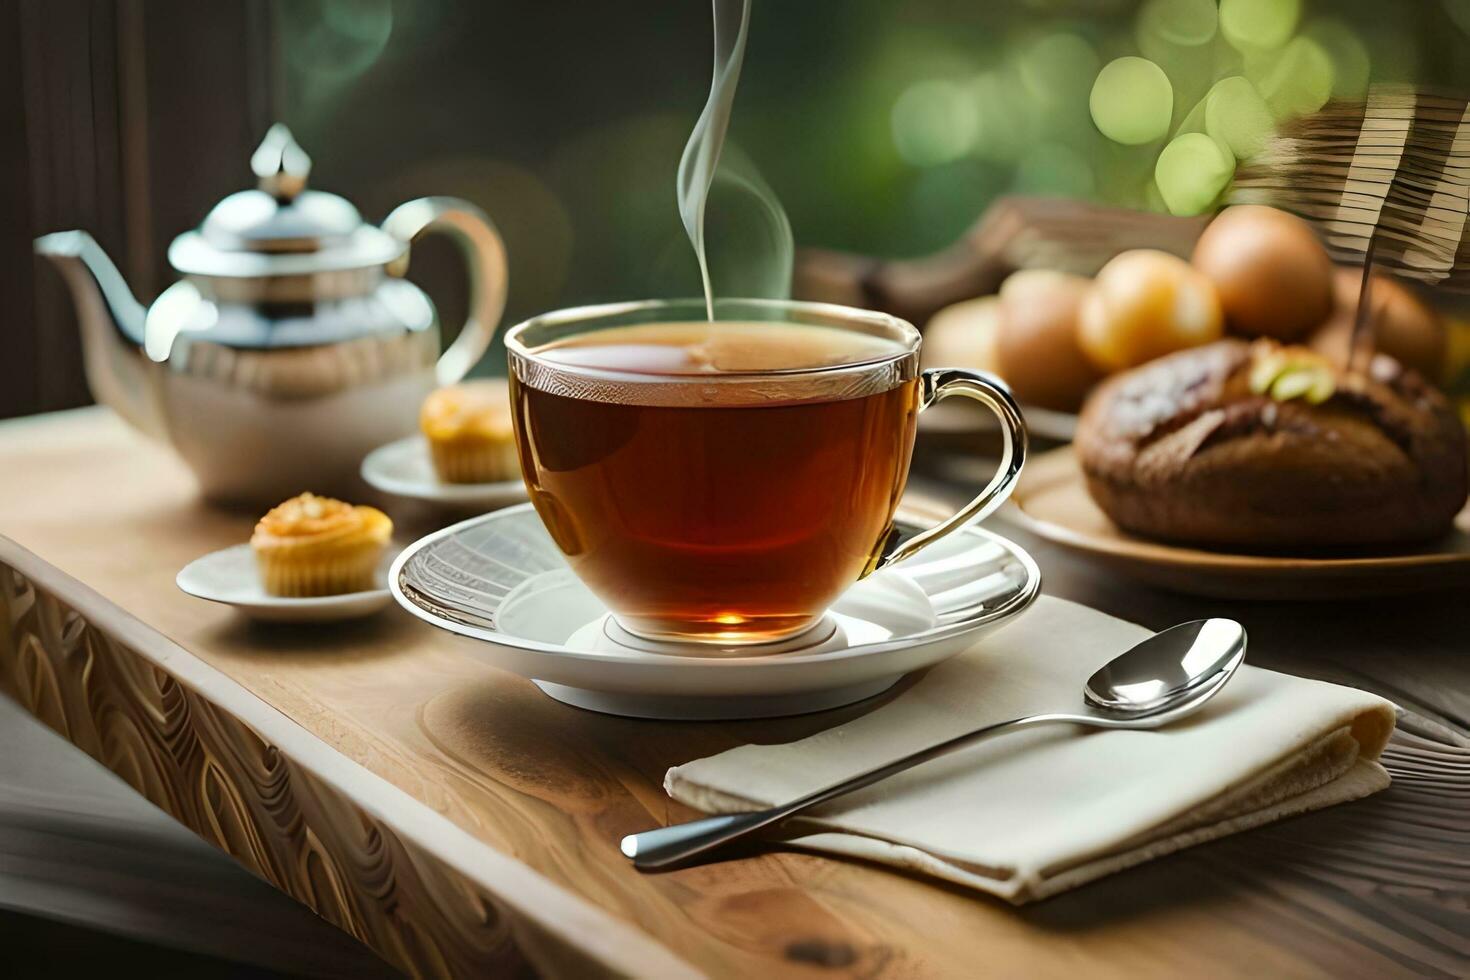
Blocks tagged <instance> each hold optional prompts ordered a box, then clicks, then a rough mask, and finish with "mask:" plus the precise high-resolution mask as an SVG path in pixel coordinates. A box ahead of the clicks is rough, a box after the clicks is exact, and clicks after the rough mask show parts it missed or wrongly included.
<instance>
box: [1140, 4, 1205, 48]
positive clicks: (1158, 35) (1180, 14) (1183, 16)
mask: <svg viewBox="0 0 1470 980" xmlns="http://www.w3.org/2000/svg"><path fill="white" fill-rule="evenodd" d="M1217 21H1218V12H1217V9H1216V7H1215V0H1146V2H1145V3H1144V4H1143V6H1142V7H1140V8H1139V9H1138V26H1137V35H1138V44H1139V47H1140V48H1141V49H1144V50H1146V47H1145V46H1146V44H1147V43H1148V42H1149V41H1150V40H1154V39H1157V40H1161V41H1167V42H1168V43H1170V44H1177V45H1180V46H1182V47H1197V46H1199V45H1201V44H1206V43H1208V42H1209V41H1210V40H1212V39H1213V38H1214V36H1215V27H1216V23H1217Z"/></svg>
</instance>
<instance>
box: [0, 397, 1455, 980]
mask: <svg viewBox="0 0 1470 980" xmlns="http://www.w3.org/2000/svg"><path fill="white" fill-rule="evenodd" d="M252 516H253V515H244V514H229V513H224V512H221V511H216V510H212V509H209V508H207V507H205V506H204V505H203V504H201V503H200V502H199V501H198V499H197V497H196V495H195V491H194V488H193V484H192V482H191V480H190V478H189V476H188V474H187V473H186V472H185V471H184V470H183V468H182V467H181V466H180V465H179V464H178V463H176V462H175V461H174V460H173V459H172V457H171V456H170V455H169V454H168V453H167V452H166V451H165V450H163V449H160V448H157V447H155V446H153V445H151V444H148V443H146V442H144V441H143V440H142V439H141V438H140V437H137V436H134V435H133V434H132V433H130V432H128V431H126V430H125V429H124V428H123V426H122V424H121V423H119V422H118V421H117V420H116V419H115V418H113V417H112V416H111V415H110V414H107V413H105V412H102V411H100V410H84V411H80V412H76V413H67V414H63V415H58V416H52V417H46V418H42V419H38V420H30V421H24V422H20V423H12V424H7V425H4V426H0V690H4V691H5V693H7V694H8V695H9V696H10V697H12V698H14V699H15V700H16V701H18V702H19V703H20V704H22V705H23V706H24V707H26V708H27V709H28V710H30V711H31V712H32V713H34V714H35V715H36V716H38V717H39V718H41V719H42V720H43V721H44V722H45V723H46V724H48V725H50V726H51V727H52V728H54V729H55V730H56V731H58V732H60V733H61V734H63V735H64V736H65V737H66V738H68V739H70V740H71V741H72V742H74V743H75V744H76V745H77V746H78V747H80V748H81V749H82V750H83V751H85V752H87V753H89V754H91V755H92V756H94V757H96V758H97V759H99V760H100V761H102V762H103V763H104V764H105V765H107V766H108V767H109V768H111V769H112V770H113V771H115V772H117V773H118V774H119V775H121V776H122V777H123V778H124V779H125V780H126V781H127V782H128V783H129V784H131V785H132V786H133V787H134V788H135V789H136V790H138V792H140V793H141V794H143V795H144V796H145V797H147V798H148V799H149V800H151V801H153V802H154V803H155V804H157V805H158V806H159V807H161V808H162V809H164V810H166V811H167V812H168V813H170V814H172V815H173V816H174V817H175V818H177V819H178V820H180V821H181V822H182V823H184V824H186V825H187V826H189V827H191V828H192V829H193V830H194V831H196V832H197V833H198V834H200V835H201V836H202V837H203V838H204V839H206V840H207V841H209V842H211V843H213V844H215V845H216V846H218V847H220V848H221V849H223V850H224V851H226V852H227V853H229V854H231V855H233V856H234V857H235V858H236V859H238V860H239V861H240V862H241V863H242V864H244V865H245V866H246V867H247V868H249V869H251V870H252V871H254V872H256V873H257V874H259V875H261V876H262V877H263V878H265V879H266V880H267V881H269V882H271V883H272V884H274V885H276V886H277V887H279V888H281V889H283V890H285V891H286V892H288V893H290V894H291V895H294V896H295V897H296V898H298V899H300V900H301V901H302V902H304V903H306V904H307V905H309V906H311V907H312V908H314V909H316V910H317V912H319V913H320V914H321V915H323V916H324V917H326V918H327V919H329V920H330V921H332V922H334V923H336V924H337V925H339V926H340V927H342V928H343V929H344V930H346V931H347V932H349V933H350V934H352V935H353V936H356V937H357V938H358V939H360V940H362V941H364V942H366V943H368V944H369V945H370V946H372V947H373V948H374V949H375V950H377V951H378V953H380V954H381V955H382V956H383V957H384V958H385V959H387V960H388V961H389V962H390V963H392V964H394V965H395V966H397V967H398V968H400V969H402V970H404V971H405V972H408V973H410V974H414V975H425V976H450V975H454V976H478V975H502V973H511V972H514V973H517V974H520V973H530V972H534V973H542V974H547V975H553V976H575V977H583V976H595V975H630V976H660V977H663V976H670V977H672V976H694V975H709V976H717V977H723V976H730V977H734V976H751V975H764V976H795V977H831V976H854V977H857V976H862V977H895V978H896V977H922V976H977V975H998V976H1000V975H1004V976H1020V975H1024V976H1028V977H1067V978H1072V977H1075V976H1077V975H1079V974H1083V975H1087V976H1117V977H1133V978H1136V977H1140V976H1178V975H1183V974H1188V975H1246V974H1249V975H1255V976H1267V975H1278V976H1293V977H1312V976H1323V977H1329V976H1330V977H1348V976H1399V975H1404V976H1407V975H1425V974H1429V975H1443V976H1449V975H1456V974H1463V973H1465V972H1466V971H1467V970H1470V940H1467V937H1470V845H1467V841H1470V820H1467V816H1466V813H1467V804H1470V753H1467V751H1466V749H1465V748H1464V747H1463V746H1464V745H1465V744H1470V739H1467V738H1466V728H1465V725H1464V723H1465V720H1466V718H1467V717H1470V685H1467V684H1466V679H1467V677H1470V659H1467V658H1466V657H1465V656H1459V657H1458V658H1455V657H1446V656H1439V654H1440V652H1441V647H1439V646H1432V649H1431V652H1432V653H1434V654H1435V655H1436V656H1435V658H1433V659H1431V660H1430V661H1428V662H1430V663H1432V664H1433V665H1435V668H1436V669H1437V670H1438V671H1439V673H1438V674H1437V675H1434V676H1431V675H1429V674H1426V673H1424V667H1423V665H1422V664H1421V665H1420V667H1419V668H1417V669H1418V670H1419V673H1418V674H1417V675H1415V676H1414V677H1411V678H1407V679H1406V680H1415V681H1416V683H1417V682H1420V681H1422V682H1423V686H1424V688H1425V689H1426V690H1427V691H1428V696H1427V697H1424V696H1421V697H1419V698H1417V699H1416V698H1410V697H1405V698H1401V700H1409V701H1410V702H1411V703H1415V704H1418V705H1420V706H1421V707H1422V705H1424V704H1428V705H1429V707H1427V708H1424V714H1423V715H1422V716H1416V717H1419V718H1420V721H1421V724H1419V725H1418V727H1417V730H1419V731H1424V732H1428V733H1430V734H1431V735H1432V736H1433V737H1432V738H1426V737H1420V736H1416V735H1401V736H1400V737H1399V738H1398V740H1397V741H1396V742H1395V744H1394V746H1393V748H1392V751H1391V752H1390V754H1389V755H1388V757H1387V760H1386V761H1387V763H1388V765H1389V766H1390V768H1391V769H1393V770H1394V773H1395V777H1396V780H1397V782H1396V784H1395V786H1394V788H1393V789H1391V790H1389V791H1388V792H1386V793H1384V794H1382V795H1380V796H1378V797H1375V798H1373V799H1371V800H1368V801H1365V802H1363V803H1361V804H1355V805H1352V806H1347V807H1341V808H1338V809H1336V810H1332V811H1327V812H1323V813H1319V814H1314V815H1311V816H1308V817H1304V818H1301V819H1299V820H1294V821H1290V822H1287V823H1283V824H1280V825H1277V826H1273V827H1269V828H1265V829H1262V830H1259V831H1255V832H1252V833H1250V834H1246V835H1242V836H1240V837H1237V838H1232V839H1229V840H1225V841H1220V842H1217V843H1214V844H1211V845H1208V846H1205V847H1200V848H1196V849H1193V850H1190V851H1187V852H1185V853H1182V854H1178V855H1175V856H1172V857H1169V858H1167V859H1164V860H1160V861H1157V862H1154V863H1152V864H1150V865H1148V866H1146V867H1142V868H1138V869H1135V870H1133V871H1129V872H1126V873H1124V874H1120V875H1117V876H1114V877H1113V878H1110V879H1108V880H1106V881H1103V882H1099V883H1097V884H1095V885H1092V886H1089V887H1087V888H1084V889H1081V890H1079V891H1077V892H1074V893H1071V894H1068V895H1064V896H1061V897H1059V898H1056V899H1053V900H1051V901H1049V902H1046V903H1042V904H1041V905H1038V906H1035V907H1031V908H1027V909H1023V910H1019V911H1018V910H1015V909H1012V908H1010V907H1008V906H1005V905H1002V904H1000V903H998V902H995V901H992V900H989V899H986V898H983V897H980V896H977V895H975V894H973V893H970V892H967V891H962V890H959V889H956V888H951V887H946V886H943V885H939V884H935V883H934V882H932V881H929V880H925V879H921V878H917V877H910V876H906V875H904V874H901V873H898V872H895V871H891V870H888V869H884V868H877V867H870V866H865V865H862V864H857V863H851V862H845V861H840V860H836V859H832V858H828V857H821V856H813V855H806V854H799V853H790V852H770V853H765V854H762V855H759V856H750V857H746V858H743V859H739V860H731V861H726V862H724V863H720V864H715V865H710V866H705V867H699V868H692V869H687V870H682V871H678V872H673V873H669V874H663V875H655V876H645V875H640V874H639V873H637V872H635V871H634V870H632V869H631V868H630V867H629V866H628V865H627V863H626V862H625V861H624V859H623V858H622V857H621V855H620V854H619V853H618V851H617V847H616V843H615V842H616V841H617V840H618V838H619V837H620V836H621V835H623V834H626V833H628V832H630V831H635V830H640V829H644V828H647V827H649V826H652V825H654V824H658V823H662V822H666V821H670V820H679V819H684V818H687V817H690V816H692V815H693V814H692V813H691V812H690V811H688V810H686V809H684V808H683V807H680V806H678V805H676V804H673V803H671V802H670V801H669V800H668V799H667V797H665V796H664V794H663V792H662V789H661V781H662V778H663V773H664V771H665V770H666V769H667V768H668V767H669V766H670V765H673V764H675V763H679V762H684V761H686V760H689V759H692V758H695V757H698V756H703V755H707V754H709V753H712V752H716V751H719V750H721V749H724V748H726V747H729V746H732V745H736V744H740V743H743V742H748V741H752V740H758V741H784V740H789V739H793V738H798V737H801V736H803V735H806V734H808V733H810V732H812V731H815V730H817V729H819V728H822V727H824V726H828V725H831V724H834V723H835V722H837V721H839V720H842V719H844V718H846V717H850V716H851V715H852V714H854V713H856V712H860V711H863V710H867V707H866V706H864V705H859V706H855V707H853V708H848V709H842V710H840V711H837V712H831V713H828V714H825V715H818V716H809V717H803V718H794V719H784V720H778V721H765V722H749V723H734V724H729V723H719V724H710V723H706V724H671V723H663V722H647V721H635V720H629V719H622V718H612V717H605V716H600V715H595V714H590V713H587V712H582V711H578V710H576V709H573V708H569V707H566V706H564V705H561V704H558V703H556V702H554V701H551V700H550V699H548V698H546V697H544V696H543V695H541V694H540V693H539V692H538V691H537V690H536V689H535V688H534V687H533V686H532V685H531V684H530V683H529V682H526V681H524V680H521V679H519V678H516V677H512V676H510V675H506V674H503V673H499V672H497V671H495V670H493V669H491V668H489V667H487V666H484V665H483V664H482V663H480V662H479V661H477V660H476V659H474V658H473V657H472V656H469V655H467V654H466V652H465V649H464V648H463V647H462V646H460V645H459V644H460V643H462V642H465V641H459V640H456V639H454V638H452V637H450V636H447V635H444V634H440V633H437V632H435V631H433V630H431V629H430V628H428V627H426V626H422V625H421V624H419V623H417V622H415V621H413V620H411V619H410V618H409V617H408V616H406V615H402V614H400V613H399V612H398V611H397V610H390V611H389V612H388V613H385V614H383V615H381V616H379V617H376V618H374V619H370V620H365V621H362V622H359V623H356V624H342V625H337V626H331V627H327V628H312V627H302V626H295V627H289V626H286V627H283V626H276V627H266V626H258V625H252V624H250V623H248V622H246V621H244V620H242V619H240V618H238V617H237V616H236V614H235V613H234V612H233V611H231V610H230V609H228V608H224V607H220V606H215V605H211V604H209V603H204V602H200V601H198V600H195V599H191V598H190V597H188V596H186V595H184V594H183V593H181V592H179V591H178V590H177V589H176V588H175V587H174V582H173V578H174V575H175V573H176V572H177V571H178V569H179V568H180V567H181V566H182V565H184V564H185V563H186V562H187V561H189V560H190V559H193V558H195V557H197V556H199V555H200V554H202V553H205V552H207V551H210V550H213V549H216V548H219V547H222V546H225V545H228V544H232V543H236V542H239V541H242V540H244V539H245V538H246V536H247V535H248V533H249V528H250V525H251V521H252ZM396 516H397V517H398V518H399V520H400V530H401V531H402V533H403V535H404V537H405V538H407V537H409V536H412V535H415V534H417V533H419V532H420V531H423V530H426V529H427V528H428V527H429V526H430V525H429V524H428V523H427V522H426V521H424V520H423V516H424V515H423V513H422V512H419V513H418V514H417V515H415V514H414V513H410V512H403V511H399V512H398V513H397V515H396ZM1066 561H1067V560H1066V559H1065V556H1063V557H1062V558H1061V559H1057V558H1056V556H1055V555H1052V554H1045V555H1044V560H1043V565H1044V570H1045V571H1046V573H1047V574H1052V572H1053V570H1055V571H1057V572H1058V573H1059V574H1058V579H1059V581H1062V582H1064V583H1065V582H1067V581H1069V580H1072V581H1073V584H1074V585H1075V584H1076V582H1078V581H1082V580H1081V579H1071V577H1072V576H1074V575H1076V574H1078V573H1077V572H1076V569H1075V568H1074V567H1072V566H1068V565H1067V564H1066ZM1108 585H1109V588H1112V589H1113V590H1114V592H1113V593H1112V595H1111V597H1110V596H1109V594H1107V592H1106V590H1104V593H1102V594H1100V595H1098V596H1095V597H1094V598H1095V599H1096V600H1098V601H1097V602H1096V604H1101V605H1104V606H1105V607H1108V606H1109V605H1111V606H1112V608H1110V610H1109V611H1115V612H1116V611H1117V608H1116V606H1117V603H1116V602H1112V600H1113V599H1119V600H1127V599H1128V597H1129V596H1130V595H1131V596H1133V597H1134V598H1135V599H1136V600H1137V602H1138V606H1137V614H1136V615H1135V616H1134V617H1133V618H1136V619H1140V620H1142V621H1145V622H1149V621H1150V620H1151V619H1154V618H1156V617H1157V616H1159V615H1163V614H1167V615H1170V616H1174V615H1178V613H1179V612H1180V609H1179V608H1178V607H1177V605H1176V606H1170V605H1168V602H1173V601H1174V600H1168V601H1167V602H1166V603H1165V604H1164V605H1163V606H1160V605H1158V604H1157V603H1158V600H1156V599H1153V598H1150V597H1149V596H1148V594H1146V593H1140V592H1138V591H1137V590H1134V591H1131V592H1130V591H1125V590H1121V587H1120V586H1119V585H1118V583H1109V584H1108ZM1068 591H1070V592H1071V594H1073V595H1076V594H1077V590H1076V589H1074V588H1072V587H1071V586H1069V587H1068ZM1064 594H1066V592H1064ZM1416 614H1422V615H1425V616H1428V617H1430V618H1431V619H1433V617H1437V616H1441V615H1442V616H1445V617H1448V616H1450V615H1451V614H1453V615H1458V616H1460V617H1461V618H1460V619H1458V622H1459V624H1460V626H1461V627H1463V626H1464V624H1465V621H1464V619H1463V615H1462V611H1461V610H1458V609H1456V610H1453V611H1452V610H1451V609H1450V607H1448V606H1446V607H1444V608H1443V609H1441V608H1440V607H1421V609H1420V611H1419V612H1418V613H1416ZM1352 615H1356V612H1355V611H1353V610H1344V611H1343V618H1344V619H1346V618H1348V617H1350V616H1352ZM1401 615H1402V613H1401V614H1400V617H1398V618H1401ZM1181 618H1182V617H1181ZM1362 622H1367V623H1372V624H1376V627H1377V628H1379V629H1381V630H1383V631H1384V632H1385V633H1386V631H1387V629H1388V626H1389V624H1388V622H1387V621H1384V620H1379V619H1377V618H1371V619H1364V620H1362ZM1434 622H1436V623H1438V620H1434ZM1450 624H1451V621H1450V620H1449V619H1448V618H1446V619H1445V621H1444V623H1443V624H1441V626H1442V627H1443V628H1445V629H1448V628H1449V625H1450ZM1150 625H1158V624H1157V623H1154V622H1150ZM1247 625H1248V626H1250V627H1251V628H1252V629H1253V631H1254V628H1255V627H1254V626H1253V624H1252V623H1251V621H1250V619H1249V618H1247ZM1441 626H1436V627H1435V628H1441ZM1361 633H1362V627H1361V625H1360V626H1359V627H1358V628H1357V629H1356V630H1354V629H1347V630H1345V631H1341V632H1339V634H1338V636H1339V638H1340V639H1342V640H1343V642H1345V643H1348V644H1351V643H1352V642H1354V640H1355V637H1356V636H1357V635H1360V634H1361ZM1435 635H1436V636H1438V634H1435ZM1459 635H1460V637H1461V639H1463V638H1464V632H1463V629H1462V630H1461V632H1460V634H1459ZM1253 637H1254V633H1253ZM1434 642H1435V643H1438V642H1440V641H1438V640H1435V641H1434ZM1252 649H1253V651H1254V650H1255V649H1256V647H1255V646H1254V645H1253V647H1252ZM1446 649H1447V648H1446ZM1466 652H1467V651H1466V650H1465V649H1464V648H1463V646H1461V648H1460V649H1459V653H1460V654H1462V655H1463V654H1465V653H1466ZM1253 656H1255V655H1254V653H1253ZM1257 662H1261V659H1259V658H1258V659H1257ZM1347 663H1349V664H1350V663H1351V660H1349V661H1347ZM1342 669H1343V670H1346V671H1347V672H1348V673H1349V676H1350V677H1352V676H1355V675H1353V674H1352V669H1351V667H1350V666H1347V667H1343V668H1342ZM1384 676H1391V675H1384ZM1375 686H1381V685H1375ZM1389 693H1390V694H1391V695H1392V694H1393V691H1391V690H1390V692H1389ZM1457 740H1461V741H1459V742H1458V743H1457Z"/></svg>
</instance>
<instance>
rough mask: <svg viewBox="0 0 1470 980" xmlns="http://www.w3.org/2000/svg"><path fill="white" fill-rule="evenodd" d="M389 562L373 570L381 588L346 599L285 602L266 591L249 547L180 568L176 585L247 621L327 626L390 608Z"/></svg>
mask: <svg viewBox="0 0 1470 980" xmlns="http://www.w3.org/2000/svg"><path fill="white" fill-rule="evenodd" d="M391 562H392V559H391V558H388V557H385V558H384V559H383V563H382V564H381V565H379V566H378V571H377V583H378V584H379V585H380V586H381V587H380V588H376V589H373V590H371V591H368V592H349V593H347V594H345V595H324V596H312V597H310V598H305V599H288V598H285V597H282V596H275V595H271V594H270V593H268V592H266V591H265V586H263V585H262V584H261V582H260V571H259V570H258V569H257V568H256V565H255V554H254V553H253V552H252V551H251V550H250V545H248V544H237V545H235V546H233V547H230V548H222V549H221V550H219V551H211V552H210V553H209V554H207V555H205V556H204V557H203V558H196V559H194V560H193V561H191V562H189V564H187V565H185V566H184V568H183V570H182V571H180V572H179V575H178V578H177V579H175V581H176V582H178V585H179V588H181V589H183V590H184V591H185V592H187V593H189V594H190V595H191V596H195V597H196V598H199V599H208V600H209V601H210V602H223V603H224V604H226V605H229V606H234V607H235V608H236V609H238V610H240V611H241V612H242V613H244V614H245V615H247V616H249V617H251V618H252V619H264V620H270V621H272V622H280V623H332V622H337V621H339V620H343V619H356V618H358V617H359V616H369V615H372V614H373V613H375V612H377V611H379V610H380V609H383V608H384V607H386V606H389V605H391V604H392V602H393V596H392V594H391V593H390V592H389V591H388V585H387V578H388V566H389V564H390V563H391Z"/></svg>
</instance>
